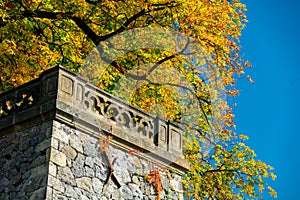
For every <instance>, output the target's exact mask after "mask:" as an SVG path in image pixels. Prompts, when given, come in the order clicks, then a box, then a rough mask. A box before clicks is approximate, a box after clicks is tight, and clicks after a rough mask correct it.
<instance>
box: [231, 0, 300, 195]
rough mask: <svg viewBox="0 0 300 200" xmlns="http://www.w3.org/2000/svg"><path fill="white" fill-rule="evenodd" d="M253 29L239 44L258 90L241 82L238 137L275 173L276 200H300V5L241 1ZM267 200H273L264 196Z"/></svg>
mask: <svg viewBox="0 0 300 200" xmlns="http://www.w3.org/2000/svg"><path fill="white" fill-rule="evenodd" d="M243 2H244V3H245V4H246V5H247V7H248V12H247V16H248V19H249V23H248V24H247V26H246V28H245V30H244V31H243V36H242V38H241V43H242V46H243V53H244V55H243V56H244V58H246V59H248V60H249V61H250V62H251V63H252V65H253V68H252V69H250V70H247V73H248V74H249V75H251V77H252V78H253V79H254V81H255V84H251V83H249V82H248V81H247V80H246V79H240V80H239V81H238V88H239V89H241V90H242V92H241V94H240V96H239V97H238V98H237V104H238V105H237V107H236V108H235V114H236V124H237V130H238V132H239V133H243V134H246V135H248V136H250V141H249V142H248V145H249V146H250V147H252V149H254V150H255V152H256V154H257V157H258V159H260V160H263V161H265V162H267V163H268V164H270V165H272V166H274V167H275V173H276V174H277V180H276V181H270V185H271V186H273V187H274V188H275V189H276V191H277V193H278V198H277V199H280V200H281V199H283V200H286V199H288V200H297V199H300V197H299V196H300V193H299V192H300V188H299V186H300V184H299V181H300V171H299V170H300V150H299V147H300V145H299V144H300V128H299V124H300V121H299V119H300V81H299V78H300V68H299V58H300V55H299V53H300V50H299V48H300V14H299V13H300V12H299V8H300V2H297V1H296V0H287V1H279V0H272V1H271V0H260V1H253V0H252V1H251V0H244V1H243ZM266 199H272V198H271V197H269V196H268V195H266Z"/></svg>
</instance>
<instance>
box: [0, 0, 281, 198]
mask: <svg viewBox="0 0 300 200" xmlns="http://www.w3.org/2000/svg"><path fill="white" fill-rule="evenodd" d="M245 11H246V6H245V5H244V4H243V3H241V2H240V1H239V0H231V1H228V0H194V1H186V0H135V1H132V0H103V1H97V0H68V1H61V0H52V1H49V0H30V1H23V0H12V1H9V0H4V1H1V2H0V17H1V18H0V33H1V34H0V69H1V70H0V92H3V91H6V90H8V89H11V88H13V87H16V86H18V85H20V84H23V83H25V82H27V81H29V80H32V79H33V78H36V77H37V76H38V75H39V74H40V73H41V72H42V71H44V70H46V69H49V68H51V67H53V66H55V65H57V64H61V65H63V66H65V67H68V68H69V69H71V70H73V71H76V72H79V73H81V74H82V75H83V76H84V77H86V78H88V79H89V80H91V81H92V82H93V83H94V84H96V85H98V86H99V87H100V88H102V89H104V90H106V91H109V92H112V93H114V94H115V95H118V96H119V97H121V98H124V99H126V100H128V101H129V102H130V103H131V104H133V105H135V106H138V107H140V108H142V109H143V110H145V111H148V112H152V113H154V114H160V115H162V116H163V117H165V118H167V119H169V120H172V121H174V122H177V123H179V124H180V125H181V126H184V127H185V130H186V139H185V146H184V154H185V157H186V159H187V160H188V161H189V162H190V164H191V169H190V172H189V173H187V174H186V175H185V177H184V180H183V184H184V187H185V195H186V196H187V197H194V198H195V199H244V198H262V196H261V194H262V192H263V190H264V189H268V190H269V192H270V193H271V195H272V196H276V193H275V191H274V190H273V189H272V188H271V187H269V186H268V184H267V183H266V182H265V180H266V178H267V177H269V176H271V178H272V179H275V175H274V174H273V173H272V172H271V171H272V167H271V166H268V165H267V164H266V163H264V162H262V161H260V160H256V159H255V154H254V152H253V150H251V149H250V148H249V147H248V146H247V145H245V140H247V137H246V136H243V135H238V134H237V133H236V132H235V125H234V122H233V119H234V115H233V113H232V105H231V104H230V100H231V99H232V98H233V97H234V96H235V95H237V94H238V91H237V90H236V89H235V80H236V79H237V78H238V77H239V76H243V74H244V68H245V67H250V64H249V62H247V61H245V60H244V59H243V58H241V57H240V56H239V51H240V49H241V47H240V44H239V37H240V35H241V30H242V29H243V28H244V26H245V22H246V16H245ZM138 28H150V30H157V28H159V29H160V30H161V29H162V30H172V31H174V32H176V33H180V34H181V35H179V36H178V37H176V38H177V39H175V42H176V44H177V46H180V49H181V50H180V51H177V52H175V53H174V51H173V52H172V51H171V50H170V49H159V48H149V46H148V48H144V47H143V46H141V48H140V49H133V50H130V51H126V50H121V48H120V47H122V48H124V47H126V45H124V44H123V45H121V46H120V45H116V44H117V43H116V42H118V41H113V40H110V38H114V37H115V36H117V35H119V36H120V34H122V33H124V32H128V31H130V30H134V29H138ZM151 28H152V29H151ZM152 34H153V33H152ZM158 35H159V33H157V35H156V36H157V38H156V40H157V41H159V40H160V39H159V36H158ZM152 36H153V35H152ZM184 36H185V37H184ZM126 37H128V35H127V36H126V35H123V36H121V37H118V40H120V41H121V40H126ZM190 38H192V39H191V40H190ZM144 39H145V38H144ZM164 39H166V38H165V37H163V38H162V39H161V41H163V40H164ZM120 41H119V42H120ZM151 41H152V40H151ZM136 42H139V41H136ZM139 44H142V42H141V41H140V43H139ZM193 44H197V45H198V46H201V50H199V49H197V48H196V47H195V48H194V46H193ZM146 46H147V45H146ZM108 49H109V52H108ZM117 50H118V51H121V52H122V51H123V54H122V56H118V57H117V58H116V59H114V60H110V58H111V54H112V53H114V51H117ZM91 52H93V53H91ZM199 52H201V55H203V54H205V55H208V56H207V57H206V56H202V57H201V59H199V57H198V59H197V58H196V59H195V58H191V55H193V54H196V53H197V54H199ZM93 56H96V57H97V58H98V59H101V60H102V62H100V63H99V62H97V63H94V62H91V61H90V60H89V61H88V63H87V59H86V58H87V57H89V58H91V57H93ZM188 59H190V60H188ZM92 60H93V59H92ZM101 65H107V67H101ZM140 66H144V67H142V68H141V67H140ZM166 66H167V67H166ZM199 66H202V67H199ZM204 69H205V70H204ZM203 70H204V71H205V72H204V71H203ZM154 71H155V73H156V75H155V78H153V77H152V78H151V76H154V75H153V73H154ZM206 72H209V73H206ZM126 75H129V76H130V77H131V79H130V81H129V82H128V80H129V79H126V80H127V82H126V80H125V81H123V82H122V81H121V80H122V78H123V79H124V76H126ZM174 76H176V77H177V78H176V79H178V82H174ZM181 79H182V80H183V81H182V80H181ZM158 80H159V81H158ZM162 80H163V81H162ZM135 81H139V87H138V88H137V87H134V86H133V87H132V88H133V89H134V90H133V91H132V92H128V91H125V90H124V91H123V92H120V91H122V90H120V89H119V90H116V88H117V84H119V86H118V87H120V88H122V86H123V87H125V86H124V84H126V85H127V86H126V87H129V86H128V85H130V84H133V85H134V84H136V82H135ZM116 91H117V92H116ZM187 96H189V98H187ZM191 96H192V97H191Z"/></svg>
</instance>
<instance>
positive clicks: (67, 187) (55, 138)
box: [0, 66, 188, 200]
mask: <svg viewBox="0 0 300 200" xmlns="http://www.w3.org/2000/svg"><path fill="white" fill-rule="evenodd" d="M187 170H188V164H187V162H186V161H185V160H184V159H183V155H182V135H181V130H180V128H179V127H177V126H176V125H175V124H172V123H170V122H168V121H166V120H164V119H161V118H159V117H156V116H152V115H150V114H148V113H145V112H143V111H141V110H139V109H137V108H135V107H132V106H130V105H128V104H126V103H124V102H123V101H121V100H120V99H118V98H116V97H114V96H112V95H110V94H108V93H106V92H104V91H102V90H99V89H98V88H96V87H94V86H92V85H90V84H89V83H87V81H86V80H84V79H83V78H81V77H80V76H78V75H77V74H75V73H73V72H70V71H68V70H66V69H65V68H63V67H60V66H59V67H55V68H52V69H50V70H48V71H46V72H44V73H43V74H42V75H41V76H40V78H39V79H36V80H34V81H32V82H29V83H27V84H25V85H22V86H21V87H18V88H16V89H14V90H12V91H8V92H6V93H3V94H1V95H0V199H1V200H2V199H3V200H6V199H37V200H39V199H49V200H50V199H103V200H105V199H153V200H156V199H182V198H183V195H182V185H181V176H182V174H183V173H184V172H186V171H187Z"/></svg>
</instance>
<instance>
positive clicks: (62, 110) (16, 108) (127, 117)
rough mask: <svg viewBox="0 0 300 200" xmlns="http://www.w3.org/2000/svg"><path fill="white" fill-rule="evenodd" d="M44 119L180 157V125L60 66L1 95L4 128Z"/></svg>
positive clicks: (0, 125)
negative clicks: (120, 97)
mask: <svg viewBox="0 0 300 200" xmlns="http://www.w3.org/2000/svg"><path fill="white" fill-rule="evenodd" d="M41 115H42V116H43V118H45V117H47V116H55V118H56V119H58V120H61V121H64V122H65V123H69V124H71V125H72V126H74V127H76V128H81V129H86V131H87V132H93V133H95V134H97V133H101V132H103V131H104V132H107V133H109V134H111V135H113V136H114V137H116V138H117V139H119V140H120V141H126V142H127V143H131V144H133V145H136V146H137V147H139V148H142V149H144V150H145V151H150V152H155V154H158V155H159V154H162V153H164V152H168V153H170V155H176V156H175V157H182V133H181V130H180V128H179V127H178V126H177V125H175V124H173V123H170V122H168V121H166V120H164V119H162V118H160V117H157V116H153V115H150V114H149V113H146V112H144V111H142V110H140V109H138V108H135V107H133V106H131V105H129V104H127V103H125V102H123V101H122V100H121V99H118V98H116V97H114V96H112V95H111V94H109V93H107V92H105V91H103V90H100V89H99V88H97V87H95V86H93V85H91V84H90V83H88V82H87V81H86V80H85V79H83V78H82V77H81V76H79V75H77V74H76V73H73V72H71V71H69V70H67V69H65V68H63V67H60V66H59V67H55V68H52V69H50V70H48V71H45V72H44V73H42V74H41V75H40V77H39V78H38V79H36V80H34V81H31V82H29V83H27V84H25V85H22V86H21V87H18V88H16V89H14V90H11V91H8V92H6V93H3V94H1V95H0V130H1V129H4V128H7V127H9V126H13V125H15V124H16V123H19V122H24V121H26V120H28V119H30V118H33V117H35V116H41ZM0 135H1V131H0ZM121 143H123V142H121Z"/></svg>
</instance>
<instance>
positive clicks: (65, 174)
mask: <svg viewBox="0 0 300 200" xmlns="http://www.w3.org/2000/svg"><path fill="white" fill-rule="evenodd" d="M53 127H54V131H53V138H52V141H51V156H50V163H49V177H48V189H47V191H48V193H47V194H48V196H47V198H48V199H145V200H147V199H153V200H154V199H156V197H157V195H158V194H157V191H156V190H155V187H154V184H156V183H154V182H152V179H151V178H149V177H148V176H149V174H150V171H151V170H152V171H154V170H155V171H156V170H157V171H158V172H159V175H160V176H161V183H162V187H163V190H162V191H161V192H160V197H161V199H179V197H180V196H182V191H181V176H180V175H178V174H176V173H175V172H174V171H172V168H165V167H161V166H158V165H157V164H156V163H155V162H154V161H150V160H146V159H143V158H141V156H139V153H134V152H132V151H124V149H120V148H118V147H116V146H114V145H113V144H110V145H109V146H108V148H107V150H106V152H102V151H101V150H99V144H98V143H99V138H97V137H94V136H92V135H89V134H86V133H83V132H81V131H78V130H75V129H73V128H70V127H68V126H66V125H64V124H61V123H58V122H54V125H53ZM104 140H105V138H104ZM105 153H107V155H108V157H109V159H110V160H111V162H112V161H113V160H115V162H114V164H113V166H114V172H113V174H114V176H115V177H116V179H117V181H115V179H114V178H111V179H110V180H109V181H108V182H107V183H106V181H107V176H108V175H109V173H110V164H109V162H108V160H107V157H106V156H104V154H105ZM147 177H148V178H147ZM119 184H120V185H119Z"/></svg>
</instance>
